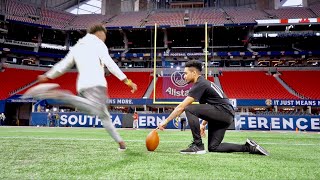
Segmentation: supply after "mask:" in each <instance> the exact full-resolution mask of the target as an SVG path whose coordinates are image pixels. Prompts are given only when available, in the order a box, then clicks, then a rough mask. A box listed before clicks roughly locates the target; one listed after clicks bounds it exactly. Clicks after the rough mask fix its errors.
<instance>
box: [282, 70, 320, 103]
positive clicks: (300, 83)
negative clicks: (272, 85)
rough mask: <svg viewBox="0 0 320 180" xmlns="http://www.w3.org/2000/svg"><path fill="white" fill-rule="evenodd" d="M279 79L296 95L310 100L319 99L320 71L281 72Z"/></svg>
mask: <svg viewBox="0 0 320 180" xmlns="http://www.w3.org/2000/svg"><path fill="white" fill-rule="evenodd" d="M281 74H282V75H281V76H280V78H281V79H282V80H284V81H285V82H286V83H287V84H288V85H289V86H290V87H291V88H293V90H295V91H296V92H297V93H299V94H301V95H303V96H305V97H308V98H311V99H320V84H319V83H318V82H319V77H320V71H281Z"/></svg>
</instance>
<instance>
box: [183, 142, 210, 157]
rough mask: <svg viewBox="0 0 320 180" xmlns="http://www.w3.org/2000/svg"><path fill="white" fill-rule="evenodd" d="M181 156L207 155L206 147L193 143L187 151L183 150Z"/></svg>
mask: <svg viewBox="0 0 320 180" xmlns="http://www.w3.org/2000/svg"><path fill="white" fill-rule="evenodd" d="M180 153H181V154H205V153H206V150H204V145H203V144H200V145H197V144H195V143H191V144H190V145H189V147H188V148H187V149H184V150H181V151H180Z"/></svg>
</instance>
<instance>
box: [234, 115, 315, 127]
mask: <svg viewBox="0 0 320 180" xmlns="http://www.w3.org/2000/svg"><path fill="white" fill-rule="evenodd" d="M234 122H235V129H239V130H240V129H241V130H296V128H298V130H300V131H320V116H247V115H241V116H236V117H235V120H234Z"/></svg>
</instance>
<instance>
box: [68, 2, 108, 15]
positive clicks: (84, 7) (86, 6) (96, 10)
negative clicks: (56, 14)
mask: <svg viewBox="0 0 320 180" xmlns="http://www.w3.org/2000/svg"><path fill="white" fill-rule="evenodd" d="M101 3H102V2H101V0H87V1H83V2H81V3H79V4H77V5H74V6H72V7H70V8H68V9H67V10H66V11H67V12H69V13H72V14H101Z"/></svg>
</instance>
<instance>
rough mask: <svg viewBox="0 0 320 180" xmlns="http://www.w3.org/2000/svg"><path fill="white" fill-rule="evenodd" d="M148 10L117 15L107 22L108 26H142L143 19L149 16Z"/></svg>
mask: <svg viewBox="0 0 320 180" xmlns="http://www.w3.org/2000/svg"><path fill="white" fill-rule="evenodd" d="M147 16H148V12H146V11H143V12H125V13H121V14H119V15H117V16H116V17H114V18H112V19H110V22H108V23H107V27H115V26H116V27H117V26H133V27H140V26H141V24H142V23H143V20H144V19H145V18H147Z"/></svg>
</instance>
